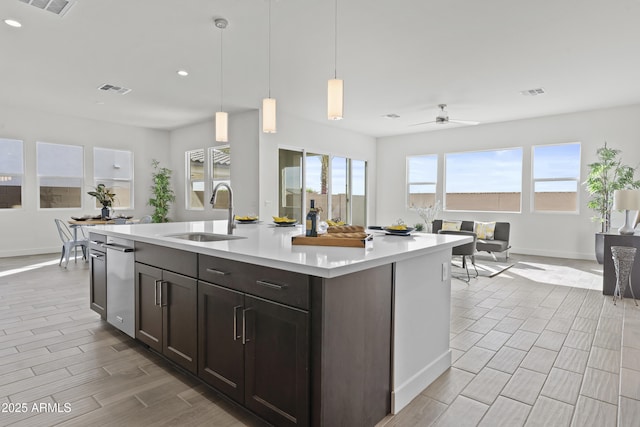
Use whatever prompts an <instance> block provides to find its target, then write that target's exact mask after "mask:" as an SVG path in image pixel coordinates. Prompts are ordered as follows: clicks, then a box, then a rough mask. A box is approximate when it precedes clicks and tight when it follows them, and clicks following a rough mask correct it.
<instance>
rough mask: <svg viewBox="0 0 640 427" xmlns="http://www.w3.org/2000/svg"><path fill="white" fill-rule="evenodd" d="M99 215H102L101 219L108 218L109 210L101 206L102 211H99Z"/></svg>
mask: <svg viewBox="0 0 640 427" xmlns="http://www.w3.org/2000/svg"><path fill="white" fill-rule="evenodd" d="M100 214H101V215H102V219H107V218H109V208H108V207H106V206H103V207H102V211H100Z"/></svg>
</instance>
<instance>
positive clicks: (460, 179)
mask: <svg viewBox="0 0 640 427" xmlns="http://www.w3.org/2000/svg"><path fill="white" fill-rule="evenodd" d="M445 162H446V179H445V185H446V192H447V193H513V192H515V193H519V192H520V191H521V190H522V148H514V149H507V150H495V151H474V152H466V153H452V154H446V155H445Z"/></svg>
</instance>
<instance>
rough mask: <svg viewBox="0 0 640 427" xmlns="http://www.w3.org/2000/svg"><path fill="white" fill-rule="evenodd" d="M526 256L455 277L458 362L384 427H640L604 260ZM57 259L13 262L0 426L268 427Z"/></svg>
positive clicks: (624, 335)
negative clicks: (108, 310) (494, 269)
mask: <svg viewBox="0 0 640 427" xmlns="http://www.w3.org/2000/svg"><path fill="white" fill-rule="evenodd" d="M513 258H514V260H516V259H517V260H518V261H519V262H518V263H517V264H516V265H515V266H514V267H512V268H511V269H509V270H507V271H506V272H504V273H502V274H500V275H499V276H496V277H494V278H485V277H482V278H479V279H473V280H472V281H471V283H470V284H469V285H467V284H465V283H463V282H461V281H458V280H453V281H452V319H451V348H452V355H453V366H452V367H451V368H450V369H449V370H448V371H447V372H445V373H444V374H443V375H442V376H441V377H440V378H438V379H437V380H436V381H435V382H434V383H433V384H432V385H431V386H430V387H428V388H427V389H426V390H424V391H423V392H422V393H421V394H420V395H419V396H418V397H417V398H416V399H415V400H414V401H413V402H411V404H410V405H409V406H407V407H406V408H405V409H404V410H403V411H401V412H400V413H399V414H397V415H395V416H389V417H387V418H386V419H385V420H383V421H382V422H381V423H379V427H381V426H385V427H393V426H430V425H435V426H456V427H457V426H463V425H470V426H476V425H479V426H500V425H505V426H509V427H511V426H519V425H523V426H524V425H526V426H537V425H540V426H598V427H602V426H604V427H606V426H616V425H620V426H632V425H637V420H638V414H640V391H639V390H640V309H638V308H637V307H635V305H633V302H632V301H630V300H624V302H623V303H622V304H618V305H617V306H613V304H612V303H611V301H610V299H609V298H606V297H603V296H602V295H601V292H600V290H599V289H600V287H601V281H602V276H601V275H602V269H601V267H600V266H598V265H597V264H595V263H591V262H586V261H574V260H559V259H549V258H540V257H524V256H517V255H515V256H514V257H513ZM58 259H59V255H58V254H52V255H46V256H29V257H17V258H4V259H0V405H2V406H1V407H0V409H5V412H0V425H2V426H4V425H17V426H39V427H40V426H54V425H56V426H58V425H60V426H86V425H107V426H141V425H153V426H156V425H157V426H164V425H172V426H199V425H202V426H262V425H265V424H264V423H263V422H262V421H261V420H259V419H257V418H255V417H253V416H252V415H251V414H249V413H247V412H246V411H244V410H242V409H240V408H238V407H237V406H236V405H235V404H232V403H229V401H227V400H226V399H224V398H222V397H221V396H219V395H218V394H217V393H215V392H214V391H212V390H211V389H209V388H208V387H206V386H204V385H203V384H201V383H200V382H199V381H197V380H194V379H193V378H192V377H190V376H188V375H184V374H183V373H182V372H180V371H179V370H177V369H176V368H174V367H173V366H172V365H170V364H168V363H167V362H165V361H164V360H163V359H161V358H160V357H158V356H157V355H155V354H154V353H153V352H150V351H148V350H146V349H145V348H144V347H143V346H141V345H139V344H138V343H137V342H135V341H133V340H132V339H131V338H129V337H128V336H126V335H124V334H122V333H120V332H119V331H117V330H116V329H114V328H112V327H111V326H110V325H108V324H106V323H104V322H103V321H101V320H100V319H99V317H98V316H97V315H96V314H95V313H93V312H92V311H91V310H89V308H88V298H89V295H88V293H89V289H88V265H87V264H86V263H84V262H82V261H80V260H78V262H77V263H74V262H73V261H70V262H69V267H68V268H67V269H63V268H60V267H58V265H57V263H58ZM23 269H24V270H23ZM34 404H35V406H34ZM22 409H25V411H22V412H18V411H20V410H22ZM350 427H351V426H350Z"/></svg>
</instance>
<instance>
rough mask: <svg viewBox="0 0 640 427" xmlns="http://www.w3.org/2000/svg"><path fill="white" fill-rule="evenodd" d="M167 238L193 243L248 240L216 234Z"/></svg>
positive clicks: (192, 234)
mask: <svg viewBox="0 0 640 427" xmlns="http://www.w3.org/2000/svg"><path fill="white" fill-rule="evenodd" d="M165 237H173V238H175V239H184V240H191V241H192V242H218V241H222V240H237V239H246V237H242V236H232V235H229V234H215V233H197V232H196V233H180V234H167V235H165Z"/></svg>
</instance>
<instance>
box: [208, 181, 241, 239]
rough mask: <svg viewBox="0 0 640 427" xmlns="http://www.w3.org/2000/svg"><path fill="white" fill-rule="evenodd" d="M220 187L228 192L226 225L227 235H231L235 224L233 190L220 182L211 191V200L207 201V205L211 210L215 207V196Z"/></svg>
mask: <svg viewBox="0 0 640 427" xmlns="http://www.w3.org/2000/svg"><path fill="white" fill-rule="evenodd" d="M220 187H226V189H227V191H228V192H229V222H228V223H227V234H233V229H234V228H236V223H235V218H234V215H233V190H232V189H231V186H230V185H229V184H227V183H226V182H221V183H219V184H218V185H216V186H215V188H214V189H213V194H212V195H211V200H210V201H209V203H210V204H211V207H212V208H214V207H215V203H216V196H217V195H218V190H219V189H220Z"/></svg>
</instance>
